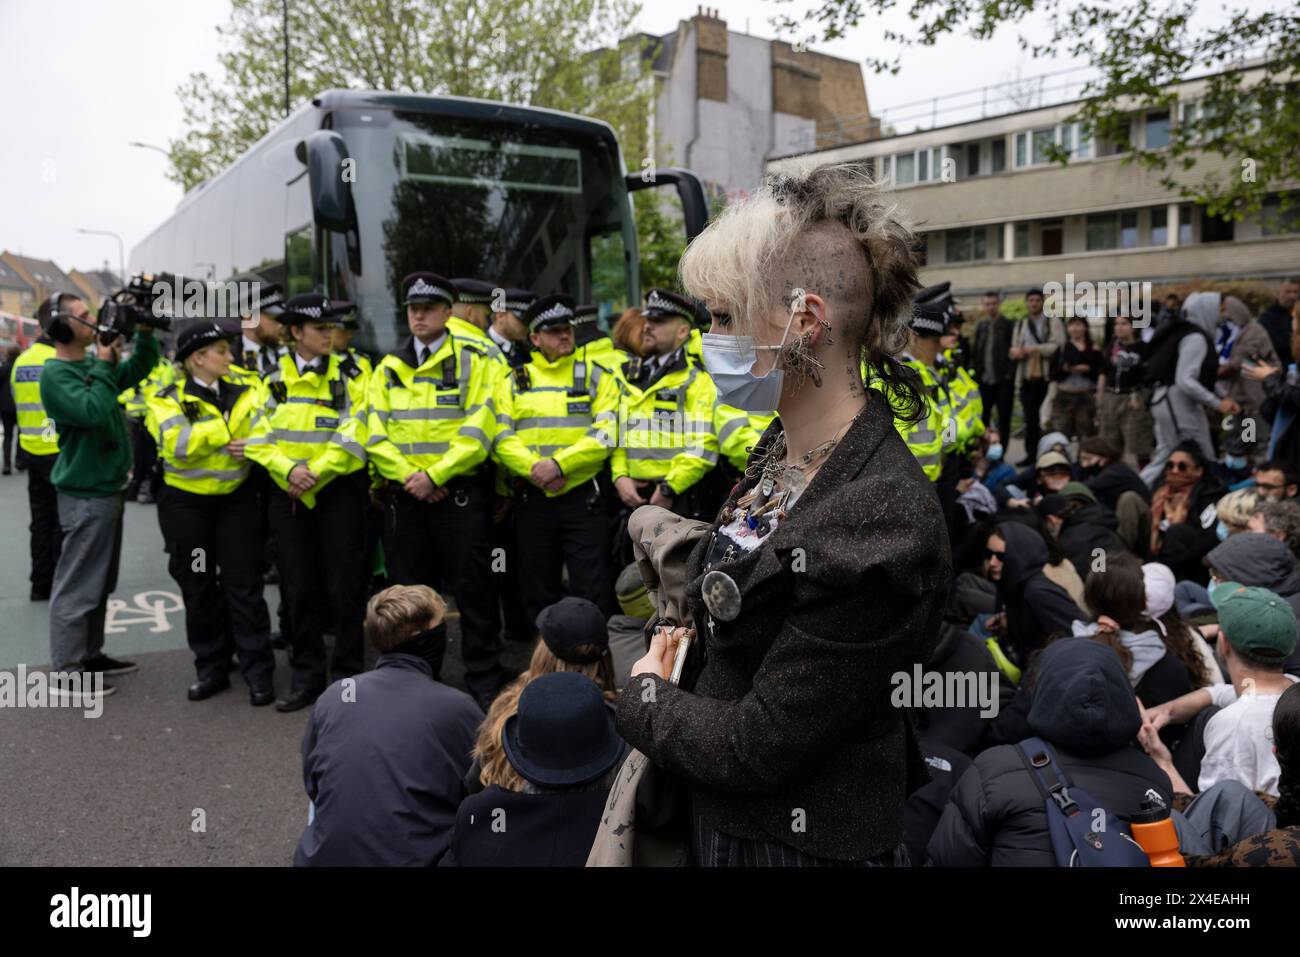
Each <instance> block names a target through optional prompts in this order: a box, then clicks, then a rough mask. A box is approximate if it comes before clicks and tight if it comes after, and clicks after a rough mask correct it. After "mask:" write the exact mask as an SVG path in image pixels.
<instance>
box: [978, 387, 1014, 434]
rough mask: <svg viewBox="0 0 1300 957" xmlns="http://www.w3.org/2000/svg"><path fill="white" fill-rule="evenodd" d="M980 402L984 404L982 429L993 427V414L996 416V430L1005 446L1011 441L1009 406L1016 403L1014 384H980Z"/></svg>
mask: <svg viewBox="0 0 1300 957" xmlns="http://www.w3.org/2000/svg"><path fill="white" fill-rule="evenodd" d="M980 401H981V402H983V403H984V427H985V428H991V427H992V426H993V413H994V412H996V413H997V416H998V423H997V430H998V433H999V434H1000V435H1001V436H1002V444H1003V445H1004V446H1005V445H1006V444H1007V443H1008V442H1010V441H1011V406H1012V405H1013V404H1014V403H1015V401H1016V383H1015V380H1013V379H1005V380H1003V381H1002V382H981V383H980Z"/></svg>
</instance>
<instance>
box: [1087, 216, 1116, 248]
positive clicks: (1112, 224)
mask: <svg viewBox="0 0 1300 957" xmlns="http://www.w3.org/2000/svg"><path fill="white" fill-rule="evenodd" d="M1086 232H1087V242H1086V246H1085V248H1086V249H1087V250H1088V252H1094V251H1096V250H1101V249H1115V248H1117V247H1118V246H1119V217H1117V216H1116V215H1115V214H1114V213H1092V214H1090V215H1089V216H1088V219H1087V230H1086Z"/></svg>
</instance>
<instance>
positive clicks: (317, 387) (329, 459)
mask: <svg viewBox="0 0 1300 957" xmlns="http://www.w3.org/2000/svg"><path fill="white" fill-rule="evenodd" d="M318 361H320V362H326V363H328V366H327V367H326V372H325V374H324V375H321V374H319V373H316V372H308V373H306V374H305V375H299V374H298V366H297V363H296V360H295V359H294V357H293V356H292V355H287V356H284V357H283V358H281V359H280V367H279V368H278V369H276V370H275V371H274V372H272V373H271V374H270V375H269V376H267V377H266V379H265V380H263V381H262V383H261V384H260V386H258V389H259V393H260V397H261V408H260V409H259V410H258V414H257V416H256V417H255V418H254V420H253V431H252V435H251V436H250V437H249V440H248V445H247V446H245V452H246V454H247V455H248V457H249V458H250V459H252V460H253V461H254V462H256V463H257V464H258V465H261V466H262V467H263V468H264V469H266V471H267V472H269V473H270V475H271V478H272V479H274V480H275V484H276V485H278V486H280V488H281V489H284V490H286V491H287V490H288V487H289V481H288V479H289V473H290V472H292V471H293V469H294V466H296V465H305V466H307V468H309V469H311V471H312V472H313V473H315V474H316V476H317V477H318V479H319V481H317V483H316V484H315V485H314V486H313V487H312V488H311V489H309V490H308V491H307V492H305V493H304V494H303V496H302V503H303V504H304V505H306V506H307V507H308V508H313V507H314V506H315V505H316V496H317V495H318V494H320V492H321V490H322V489H324V488H325V487H326V486H327V485H329V483H330V482H331V481H333V480H334V479H336V478H338V477H339V476H342V475H350V474H351V473H353V472H355V471H357V470H358V469H360V468H362V467H363V466H364V465H365V464H366V449H365V443H366V386H367V384H368V383H367V380H366V374H365V373H364V372H362V371H361V369H360V368H358V367H357V366H356V364H355V363H350V362H348V361H347V360H346V359H345V360H343V361H342V362H340V361H339V357H338V356H335V355H328V356H322V357H321V358H320V359H319V360H318Z"/></svg>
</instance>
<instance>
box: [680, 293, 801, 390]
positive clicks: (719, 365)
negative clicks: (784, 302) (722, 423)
mask: <svg viewBox="0 0 1300 957" xmlns="http://www.w3.org/2000/svg"><path fill="white" fill-rule="evenodd" d="M793 323H794V313H793V312H792V313H790V321H789V322H787V323H786V324H785V332H784V333H782V335H781V342H780V344H779V345H775V346H758V345H755V344H754V337H753V336H727V335H722V334H721V333H715V332H706V333H704V335H703V336H701V340H702V345H703V347H704V366H705V368H706V369H708V370H709V375H710V376H712V377H713V383H714V385H716V386H717V387H718V401H719V402H721V403H723V404H724V405H729V406H732V407H733V408H737V409H740V410H741V411H743V412H771V411H772V410H774V409H775V408H776V406H777V403H778V402H779V401H780V400H781V384H782V382H783V380H784V379H785V372H784V371H783V370H782V369H781V368H780V365H779V363H778V364H776V365H773V367H772V369H771V370H770V371H769V372H768V373H767V375H763V376H758V375H754V373H753V368H754V363H755V362H756V361H758V352H759V350H760V349H761V350H764V351H777V352H779V351H780V350H781V349H782V348H783V347H784V346H785V340H786V338H787V337H788V336H789V335H790V326H791V325H792V324H793Z"/></svg>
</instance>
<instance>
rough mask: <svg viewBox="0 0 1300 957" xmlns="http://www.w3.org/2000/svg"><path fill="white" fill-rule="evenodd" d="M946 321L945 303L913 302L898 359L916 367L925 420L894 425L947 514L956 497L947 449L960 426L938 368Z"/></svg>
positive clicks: (898, 422) (914, 368)
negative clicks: (946, 467) (946, 468)
mask: <svg viewBox="0 0 1300 957" xmlns="http://www.w3.org/2000/svg"><path fill="white" fill-rule="evenodd" d="M945 323H946V310H945V309H944V307H943V306H941V305H935V304H929V303H917V302H913V303H912V321H911V331H912V334H911V338H910V340H909V342H908V347H907V351H905V352H904V353H903V354H902V355H901V356H900V357H899V358H900V359H901V361H902V362H903V364H904V365H907V366H910V367H911V368H912V369H913V370H915V372H916V373H917V375H918V376H919V377H920V379H921V385H922V389H923V393H924V398H925V403H926V415H925V418H924V419H921V420H919V421H917V422H912V423H908V422H905V421H903V420H901V419H900V420H896V421H895V425H896V427H897V428H898V431H899V433H900V434H901V435H902V437H903V439H904V441H906V442H907V445H908V448H910V449H911V450H912V454H913V455H915V456H916V460H917V461H918V462H919V463H920V465H921V468H922V470H923V471H924V472H925V475H926V478H928V479H929V480H930V481H931V482H933V483H935V490H936V491H937V492H938V493H939V501H940V504H942V505H943V506H944V514H945V515H947V514H948V510H949V507H950V506H951V505H952V503H953V502H954V501H955V500H956V495H955V491H956V474H955V472H953V473H952V474H951V475H950V476H945V474H944V461H945V457H944V449H945V448H950V447H952V446H953V445H955V443H956V436H957V428H956V423H955V421H954V420H953V418H952V408H951V402H950V400H949V396H948V389H947V386H946V385H945V384H944V382H943V380H942V379H941V378H940V376H939V372H938V368H937V365H938V355H939V338H940V337H941V336H942V335H943V332H944V328H945ZM954 464H955V463H954ZM950 471H951V467H950ZM949 479H950V480H951V481H949Z"/></svg>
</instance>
